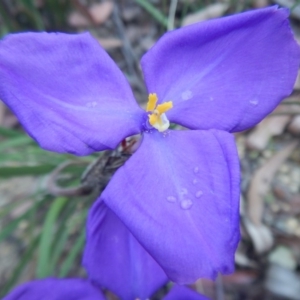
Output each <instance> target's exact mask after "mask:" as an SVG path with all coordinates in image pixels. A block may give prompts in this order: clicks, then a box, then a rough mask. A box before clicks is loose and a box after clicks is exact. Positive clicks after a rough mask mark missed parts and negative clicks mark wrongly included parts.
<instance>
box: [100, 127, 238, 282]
mask: <svg viewBox="0 0 300 300" xmlns="http://www.w3.org/2000/svg"><path fill="white" fill-rule="evenodd" d="M101 199H103V200H104V201H105V202H106V203H107V205H108V206H109V207H110V208H111V209H112V210H113V211H114V212H115V213H116V214H117V215H118V216H119V218H120V219H121V220H122V221H123V222H124V224H125V225H126V226H127V227H128V229H129V230H130V231H131V232H132V233H133V235H134V236H135V237H136V238H137V239H138V241H139V242H140V243H141V244H142V246H144V247H145V249H146V250H147V251H148V252H149V253H150V255H151V256H152V257H153V258H154V259H155V260H156V261H157V262H158V263H159V264H160V265H161V266H162V268H163V269H164V271H165V272H166V274H167V276H168V277H169V278H170V279H171V280H172V281H175V282H177V283H181V284H182V283H191V282H194V281H195V280H196V279H198V278H200V277H207V278H215V277H216V275H217V272H222V273H225V274H226V273H231V272H232V271H233V270H234V252H235V250H236V247H237V244H238V241H239V162H238V156H237V153H236V147H235V143H234V139H233V137H232V136H231V134H229V133H227V132H224V131H217V130H209V131H194V130H186V131H168V132H165V133H163V134H161V133H158V132H152V133H148V134H147V133H146V134H145V135H144V140H143V141H142V144H141V146H140V148H139V149H138V150H137V152H136V153H134V155H133V156H132V157H131V158H130V159H129V160H128V161H127V162H126V163H125V164H124V165H123V166H122V167H121V168H120V169H119V170H118V171H117V172H116V173H115V175H114V177H113V178H112V180H111V181H110V183H109V184H108V186H107V187H106V189H105V190H104V191H103V193H102V195H101Z"/></svg>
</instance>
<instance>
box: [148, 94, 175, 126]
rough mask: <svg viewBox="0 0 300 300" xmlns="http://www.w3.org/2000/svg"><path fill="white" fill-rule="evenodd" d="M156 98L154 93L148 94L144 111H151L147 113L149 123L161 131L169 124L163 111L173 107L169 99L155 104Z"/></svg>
mask: <svg viewBox="0 0 300 300" xmlns="http://www.w3.org/2000/svg"><path fill="white" fill-rule="evenodd" d="M157 100H158V98H157V95H156V94H155V93H153V94H149V97H148V103H147V108H146V111H147V112H151V113H150V114H149V115H148V118H149V123H150V124H151V125H152V126H153V127H154V128H156V129H157V130H158V131H159V132H163V131H165V130H167V129H168V128H169V126H170V122H169V120H168V118H167V116H166V114H165V112H166V111H168V110H169V109H171V108H172V107H173V103H172V101H169V102H165V103H162V104H159V105H157V106H156V103H157Z"/></svg>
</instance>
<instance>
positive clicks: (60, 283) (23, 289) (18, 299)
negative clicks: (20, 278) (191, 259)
mask: <svg viewBox="0 0 300 300" xmlns="http://www.w3.org/2000/svg"><path fill="white" fill-rule="evenodd" d="M41 299H44V300H66V299H67V300H83V299H84V300H105V298H104V296H103V294H102V293H101V291H100V289H99V288H98V287H96V286H94V285H93V284H92V283H90V282H89V281H86V280H82V279H55V278H47V279H43V280H34V281H31V282H29V283H25V284H22V285H20V286H19V287H17V288H16V289H15V290H13V291H12V292H11V293H10V294H9V295H7V296H6V297H5V298H4V299H3V300H41ZM122 299H126V298H122ZM128 299H131V300H133V299H135V298H128ZM139 299H145V298H139ZM207 299H208V298H206V297H204V296H202V295H200V294H198V293H196V292H195V291H193V290H191V289H189V288H187V287H185V286H179V285H175V286H174V287H173V288H172V290H171V291H170V292H169V293H168V295H166V296H165V297H164V298H163V300H207Z"/></svg>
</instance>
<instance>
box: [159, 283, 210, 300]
mask: <svg viewBox="0 0 300 300" xmlns="http://www.w3.org/2000/svg"><path fill="white" fill-rule="evenodd" d="M187 299H188V300H208V298H206V297H205V296H203V295H201V294H199V293H197V292H195V291H193V290H191V289H190V288H188V287H186V286H183V285H178V284H175V285H174V286H173V287H172V289H171V291H170V292H169V293H168V295H167V296H166V297H164V298H163V300H187Z"/></svg>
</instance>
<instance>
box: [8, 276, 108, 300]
mask: <svg viewBox="0 0 300 300" xmlns="http://www.w3.org/2000/svg"><path fill="white" fill-rule="evenodd" d="M41 299H43V300H83V299H84V300H105V298H104V296H103V294H102V293H101V291H100V289H99V288H97V287H95V286H93V285H92V284H91V283H90V282H88V281H86V280H83V279H55V278H48V279H43V280H34V281H31V282H29V283H25V284H22V285H20V286H19V287H17V288H16V289H14V290H13V291H12V292H11V293H10V294H9V295H7V296H6V297H5V298H4V299H3V300H41Z"/></svg>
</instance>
